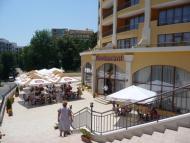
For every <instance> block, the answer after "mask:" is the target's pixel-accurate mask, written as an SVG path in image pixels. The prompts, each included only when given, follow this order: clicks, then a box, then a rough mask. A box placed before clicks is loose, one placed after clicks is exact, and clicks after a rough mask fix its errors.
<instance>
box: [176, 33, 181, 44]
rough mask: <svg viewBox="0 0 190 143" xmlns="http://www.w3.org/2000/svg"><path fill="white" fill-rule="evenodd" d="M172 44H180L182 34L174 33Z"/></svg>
mask: <svg viewBox="0 0 190 143" xmlns="http://www.w3.org/2000/svg"><path fill="white" fill-rule="evenodd" d="M174 42H175V43H179V42H182V33H175V34H174Z"/></svg>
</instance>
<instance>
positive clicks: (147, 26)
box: [142, 0, 151, 46]
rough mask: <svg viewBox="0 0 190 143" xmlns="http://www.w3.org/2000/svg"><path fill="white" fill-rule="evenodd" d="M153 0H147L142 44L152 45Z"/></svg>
mask: <svg viewBox="0 0 190 143" xmlns="http://www.w3.org/2000/svg"><path fill="white" fill-rule="evenodd" d="M150 35H151V0H145V12H144V29H143V33H142V39H143V42H142V44H143V45H144V46H150V44H151V36H150Z"/></svg>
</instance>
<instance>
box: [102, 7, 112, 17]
mask: <svg viewBox="0 0 190 143" xmlns="http://www.w3.org/2000/svg"><path fill="white" fill-rule="evenodd" d="M112 14H113V8H111V9H109V10H106V11H105V12H103V19H104V18H106V17H108V16H110V15H112Z"/></svg>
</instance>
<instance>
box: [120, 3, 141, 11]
mask: <svg viewBox="0 0 190 143" xmlns="http://www.w3.org/2000/svg"><path fill="white" fill-rule="evenodd" d="M137 4H139V1H138V2H136V3H132V2H131V1H127V2H124V3H121V4H119V5H118V7H117V11H120V10H122V9H125V8H128V7H131V6H134V5H137Z"/></svg>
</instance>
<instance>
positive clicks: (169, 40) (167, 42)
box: [165, 34, 173, 46]
mask: <svg viewBox="0 0 190 143" xmlns="http://www.w3.org/2000/svg"><path fill="white" fill-rule="evenodd" d="M165 40H166V44H167V46H171V45H172V42H173V37H172V34H168V35H166V39H165Z"/></svg>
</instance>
